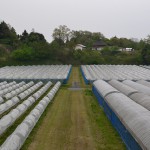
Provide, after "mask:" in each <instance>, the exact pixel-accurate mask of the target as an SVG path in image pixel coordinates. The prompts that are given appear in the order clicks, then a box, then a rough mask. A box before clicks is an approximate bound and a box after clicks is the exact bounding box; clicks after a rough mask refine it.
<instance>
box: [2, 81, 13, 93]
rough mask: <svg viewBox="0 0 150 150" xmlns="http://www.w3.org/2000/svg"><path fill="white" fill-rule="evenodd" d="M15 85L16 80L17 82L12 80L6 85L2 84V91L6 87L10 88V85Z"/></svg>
mask: <svg viewBox="0 0 150 150" xmlns="http://www.w3.org/2000/svg"><path fill="white" fill-rule="evenodd" d="M13 85H16V82H15V81H13V82H10V83H7V84H4V85H2V86H0V91H2V90H3V89H5V88H8V87H10V86H13Z"/></svg>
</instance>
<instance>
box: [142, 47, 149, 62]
mask: <svg viewBox="0 0 150 150" xmlns="http://www.w3.org/2000/svg"><path fill="white" fill-rule="evenodd" d="M141 57H142V61H143V64H145V65H149V64H150V45H149V44H145V46H144V48H143V49H142V52H141Z"/></svg>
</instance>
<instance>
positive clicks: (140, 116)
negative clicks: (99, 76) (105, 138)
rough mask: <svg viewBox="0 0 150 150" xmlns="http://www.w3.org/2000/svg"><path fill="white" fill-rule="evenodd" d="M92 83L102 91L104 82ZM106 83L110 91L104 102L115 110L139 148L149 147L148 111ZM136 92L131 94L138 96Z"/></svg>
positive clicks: (149, 126) (146, 149)
mask: <svg viewBox="0 0 150 150" xmlns="http://www.w3.org/2000/svg"><path fill="white" fill-rule="evenodd" d="M93 85H94V87H95V88H96V89H97V90H98V92H99V93H103V90H102V88H101V87H103V85H104V82H99V80H98V81H95V82H94V83H93ZM106 85H107V87H108V89H112V91H111V90H109V94H107V95H106V96H105V98H104V100H105V102H106V103H107V104H108V105H109V107H110V108H111V109H112V110H113V112H115V114H116V115H117V116H118V118H119V119H120V121H121V122H122V123H123V125H124V126H125V127H126V128H127V129H128V131H129V132H130V134H131V135H132V136H133V137H134V138H135V140H136V141H137V142H138V143H139V145H140V146H141V148H142V149H145V150H148V149H150V111H149V110H147V109H146V108H144V107H143V106H141V105H139V104H138V103H136V102H134V101H133V100H131V99H130V98H129V97H127V96H125V95H124V94H122V93H116V91H115V90H114V89H113V87H112V86H111V85H109V84H108V83H106V82H105V87H106ZM138 94H139V93H133V94H132V95H134V96H136V97H138ZM101 95H102V94H101Z"/></svg>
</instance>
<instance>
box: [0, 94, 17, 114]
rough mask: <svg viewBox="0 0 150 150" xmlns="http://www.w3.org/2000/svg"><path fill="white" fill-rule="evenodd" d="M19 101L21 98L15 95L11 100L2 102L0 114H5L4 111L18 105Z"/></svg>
mask: <svg viewBox="0 0 150 150" xmlns="http://www.w3.org/2000/svg"><path fill="white" fill-rule="evenodd" d="M19 101H20V100H19V98H18V97H13V98H12V99H11V100H8V101H6V102H5V103H3V104H1V105H0V115H1V114H3V113H4V112H6V111H7V110H8V109H10V108H11V107H13V106H14V105H16V104H17V103H18V102H19Z"/></svg>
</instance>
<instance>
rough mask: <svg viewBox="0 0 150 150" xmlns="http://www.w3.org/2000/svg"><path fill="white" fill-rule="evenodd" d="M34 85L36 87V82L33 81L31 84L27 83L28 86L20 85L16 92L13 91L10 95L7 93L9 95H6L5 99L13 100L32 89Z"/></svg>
mask: <svg viewBox="0 0 150 150" xmlns="http://www.w3.org/2000/svg"><path fill="white" fill-rule="evenodd" d="M32 85H34V82H33V81H31V82H29V83H27V84H24V85H20V87H19V88H17V89H15V90H13V91H11V92H10V93H7V94H6V95H4V96H3V97H5V98H6V99H10V98H12V97H14V96H16V95H18V94H19V93H21V92H23V91H25V90H26V89H28V88H29V87H31V86H32Z"/></svg>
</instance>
